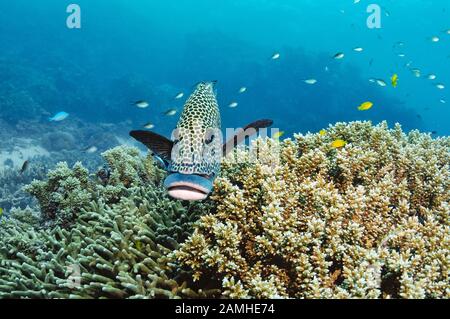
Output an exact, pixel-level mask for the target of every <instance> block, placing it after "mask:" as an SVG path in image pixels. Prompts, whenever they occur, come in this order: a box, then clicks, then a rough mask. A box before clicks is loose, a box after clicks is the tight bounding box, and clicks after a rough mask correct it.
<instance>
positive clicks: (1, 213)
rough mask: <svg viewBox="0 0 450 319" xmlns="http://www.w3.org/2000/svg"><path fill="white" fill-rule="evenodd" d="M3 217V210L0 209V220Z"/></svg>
mask: <svg viewBox="0 0 450 319" xmlns="http://www.w3.org/2000/svg"><path fill="white" fill-rule="evenodd" d="M2 216H3V208H1V207H0V218H1V217H2Z"/></svg>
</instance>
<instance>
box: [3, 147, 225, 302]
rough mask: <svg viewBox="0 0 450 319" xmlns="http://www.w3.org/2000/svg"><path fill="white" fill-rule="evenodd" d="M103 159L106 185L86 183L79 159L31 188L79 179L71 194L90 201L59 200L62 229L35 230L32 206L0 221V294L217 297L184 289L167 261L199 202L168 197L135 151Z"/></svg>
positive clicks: (179, 274) (111, 153) (188, 228)
mask: <svg viewBox="0 0 450 319" xmlns="http://www.w3.org/2000/svg"><path fill="white" fill-rule="evenodd" d="M103 156H104V157H105V159H106V161H107V164H108V167H109V169H110V170H111V171H110V178H109V180H108V181H107V183H106V184H98V183H95V181H93V180H91V179H90V180H86V178H87V177H88V175H87V172H86V171H85V170H84V169H83V167H82V166H80V165H79V164H77V165H75V168H74V170H73V171H72V170H69V169H68V168H67V167H66V166H65V165H64V164H60V165H58V167H57V168H56V169H55V170H54V171H52V172H50V173H49V179H48V181H46V182H45V181H44V182H42V183H40V184H39V185H38V186H34V188H36V189H40V190H45V189H47V190H50V191H54V189H55V185H59V184H60V183H61V178H62V177H63V176H65V177H66V179H69V180H70V179H73V178H75V177H76V178H77V179H78V180H79V183H74V184H77V186H80V188H79V189H77V191H82V192H83V193H84V194H86V195H89V197H90V198H91V201H89V202H86V203H79V202H78V201H69V202H67V203H65V202H64V204H67V207H66V209H69V210H70V211H71V212H73V214H72V216H71V220H70V223H67V224H65V226H67V227H62V226H61V225H59V224H57V223H56V224H52V225H46V227H41V225H42V222H40V221H39V220H36V213H34V212H32V211H31V210H26V211H23V210H13V211H12V212H11V216H10V217H9V218H8V219H6V220H3V221H2V224H1V225H0V240H1V242H2V245H1V246H0V299H1V298H179V297H206V296H214V295H218V292H217V291H215V290H211V291H207V290H205V289H204V290H198V289H196V291H194V290H193V289H190V288H188V287H187V284H186V281H187V279H185V278H188V274H185V273H184V272H182V271H175V268H174V265H172V264H171V260H170V259H169V258H168V256H169V254H170V253H171V252H172V251H173V250H174V249H176V248H177V247H178V245H179V243H180V242H183V241H184V240H185V239H186V238H187V237H188V236H189V235H190V234H191V230H192V228H193V224H194V222H195V221H196V220H198V216H199V214H200V213H201V212H202V211H203V209H202V205H201V204H192V205H189V206H183V205H182V203H180V202H176V201H173V200H170V199H169V198H168V197H167V196H166V194H165V192H164V190H163V188H162V187H159V183H160V180H159V178H158V176H159V175H160V176H162V172H161V171H159V170H158V169H157V168H156V166H154V165H153V162H152V159H151V157H147V158H146V159H145V160H144V159H143V158H141V157H140V156H139V152H138V150H137V149H134V148H127V147H118V148H116V149H112V150H110V151H108V152H105V153H104V154H103ZM55 181H56V183H55ZM58 188H60V186H58ZM60 191H61V192H60V193H59V194H60V195H63V196H62V197H64V194H65V192H62V189H60ZM105 194H119V195H118V197H115V196H111V195H108V196H106V195H105ZM42 203H44V204H45V203H46V197H43V199H42V200H41V204H42ZM72 204H73V205H72ZM43 206H44V207H45V205H43ZM43 212H44V214H45V209H44V210H43ZM43 218H44V219H45V218H47V217H46V215H44V216H43Z"/></svg>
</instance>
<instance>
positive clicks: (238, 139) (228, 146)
mask: <svg viewBox="0 0 450 319" xmlns="http://www.w3.org/2000/svg"><path fill="white" fill-rule="evenodd" d="M272 124H273V121H272V120H268V119H264V120H258V121H255V122H252V123H250V124H248V125H247V126H245V127H244V128H243V129H241V130H239V131H238V132H237V133H236V134H235V135H234V136H233V137H232V138H230V139H229V140H228V141H227V142H226V143H225V144H223V147H222V150H223V156H227V155H228V153H230V152H231V151H232V150H233V149H234V148H235V147H236V146H237V145H239V144H240V143H242V141H244V140H245V138H247V137H251V136H252V135H255V134H257V133H258V130H260V129H263V128H267V127H270V126H272Z"/></svg>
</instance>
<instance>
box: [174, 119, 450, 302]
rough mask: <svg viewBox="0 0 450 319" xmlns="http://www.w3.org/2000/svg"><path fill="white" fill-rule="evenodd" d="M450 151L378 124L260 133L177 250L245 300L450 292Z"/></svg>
mask: <svg viewBox="0 0 450 319" xmlns="http://www.w3.org/2000/svg"><path fill="white" fill-rule="evenodd" d="M335 139H344V140H345V141H347V142H348V144H347V146H346V147H344V148H342V149H333V148H332V147H330V144H331V142H332V141H333V140H335ZM449 148H450V139H449V138H441V139H437V140H433V139H432V138H431V137H430V136H429V135H427V134H421V133H419V132H417V131H413V132H411V133H409V134H408V135H406V134H404V133H403V132H402V130H401V128H400V126H399V125H397V126H396V127H395V128H394V129H391V130H390V129H388V127H387V124H386V123H381V124H380V125H378V126H372V125H371V123H369V122H353V123H350V124H345V123H337V124H336V125H335V126H332V127H329V128H328V130H327V134H326V135H325V136H322V135H320V134H307V135H295V137H294V139H293V140H291V139H287V140H285V141H283V142H281V143H278V142H276V141H274V140H271V139H267V140H263V139H258V140H256V141H254V142H253V147H252V148H251V149H250V150H248V149H244V150H243V149H241V150H237V151H236V152H235V154H233V155H231V156H230V157H228V158H227V159H226V160H225V162H224V163H223V167H222V169H223V171H222V177H221V178H219V179H218V180H217V181H216V184H215V193H214V196H213V200H214V202H215V203H216V204H217V205H216V207H215V208H214V209H213V210H211V211H210V213H209V214H207V215H205V216H202V217H201V221H200V223H199V224H198V226H197V227H196V230H195V232H194V234H193V235H192V236H191V237H190V238H189V239H188V240H187V241H186V242H185V243H184V244H183V245H181V247H180V249H179V250H177V251H176V252H175V256H176V258H177V259H178V261H179V263H180V264H181V265H182V266H184V267H186V268H188V269H191V270H192V271H193V272H194V273H193V277H194V279H196V280H203V279H205V278H208V279H209V280H210V281H215V282H216V284H217V287H218V288H219V289H223V295H224V296H228V297H234V298H248V297H254V298H276V297H282V298H448V297H450V285H449V277H448V276H449V262H450V253H449V247H450V232H449V230H450V228H449V226H450V223H449V213H450V204H449V202H450V170H449V165H450V155H449Z"/></svg>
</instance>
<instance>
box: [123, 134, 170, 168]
mask: <svg viewBox="0 0 450 319" xmlns="http://www.w3.org/2000/svg"><path fill="white" fill-rule="evenodd" d="M130 136H131V137H133V138H134V139H135V140H137V141H139V142H141V143H142V144H144V145H145V146H147V147H148V149H150V150H151V151H152V152H154V153H155V154H157V155H158V156H159V157H161V158H162V159H163V160H165V161H170V157H171V153H172V148H173V142H172V141H171V140H169V139H167V138H165V137H164V136H162V135H159V134H157V133H153V132H150V131H131V132H130Z"/></svg>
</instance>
